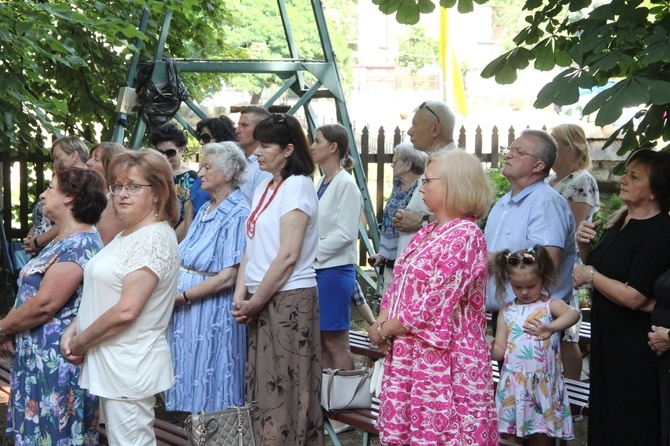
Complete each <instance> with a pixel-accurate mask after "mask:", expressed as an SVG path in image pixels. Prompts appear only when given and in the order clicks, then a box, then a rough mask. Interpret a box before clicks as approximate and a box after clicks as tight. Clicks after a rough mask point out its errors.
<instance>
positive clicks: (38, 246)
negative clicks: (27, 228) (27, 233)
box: [33, 235, 42, 249]
mask: <svg viewBox="0 0 670 446" xmlns="http://www.w3.org/2000/svg"><path fill="white" fill-rule="evenodd" d="M37 237H39V235H38V236H37ZM37 237H33V245H35V248H37V249H42V247H41V246H40V245H39V243H37Z"/></svg>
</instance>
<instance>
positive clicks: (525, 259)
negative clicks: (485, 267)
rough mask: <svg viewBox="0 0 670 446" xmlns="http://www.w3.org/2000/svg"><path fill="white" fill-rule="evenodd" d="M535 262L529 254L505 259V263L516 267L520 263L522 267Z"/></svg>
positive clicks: (525, 253)
mask: <svg viewBox="0 0 670 446" xmlns="http://www.w3.org/2000/svg"><path fill="white" fill-rule="evenodd" d="M534 262H535V256H534V255H533V254H531V253H529V252H524V253H523V254H520V255H511V256H509V257H508V258H507V263H508V264H509V265H511V266H517V265H519V264H520V263H523V264H524V265H531V264H533V263H534Z"/></svg>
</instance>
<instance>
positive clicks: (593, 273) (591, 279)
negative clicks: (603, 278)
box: [589, 267, 596, 286]
mask: <svg viewBox="0 0 670 446" xmlns="http://www.w3.org/2000/svg"><path fill="white" fill-rule="evenodd" d="M595 274H596V269H595V268H594V267H591V272H590V273H589V283H590V284H591V286H593V276H594V275H595Z"/></svg>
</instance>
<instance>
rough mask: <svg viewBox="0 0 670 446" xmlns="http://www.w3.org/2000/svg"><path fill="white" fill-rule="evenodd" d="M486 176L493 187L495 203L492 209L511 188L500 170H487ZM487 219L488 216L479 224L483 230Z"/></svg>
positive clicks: (493, 202) (492, 204)
mask: <svg viewBox="0 0 670 446" xmlns="http://www.w3.org/2000/svg"><path fill="white" fill-rule="evenodd" d="M486 175H487V176H488V177H489V181H490V182H491V186H493V201H492V203H491V207H493V206H494V205H495V204H496V203H497V202H498V200H500V197H502V196H503V195H505V194H506V193H507V192H509V190H510V189H511V186H510V184H509V181H508V180H507V178H505V176H504V175H503V174H502V171H501V170H500V169H486ZM487 219H488V216H487V217H486V218H484V219H482V221H481V222H480V223H479V226H480V227H481V228H482V229H483V228H484V227H485V226H486V220H487Z"/></svg>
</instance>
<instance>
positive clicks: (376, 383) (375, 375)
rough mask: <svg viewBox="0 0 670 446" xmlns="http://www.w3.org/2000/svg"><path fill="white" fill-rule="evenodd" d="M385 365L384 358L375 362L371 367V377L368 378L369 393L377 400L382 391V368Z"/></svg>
mask: <svg viewBox="0 0 670 446" xmlns="http://www.w3.org/2000/svg"><path fill="white" fill-rule="evenodd" d="M385 365H386V358H381V359H378V360H376V361H375V363H374V365H373V366H372V376H371V377H370V393H371V394H373V395H374V396H375V398H379V394H380V393H381V391H382V378H383V377H384V366H385Z"/></svg>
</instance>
